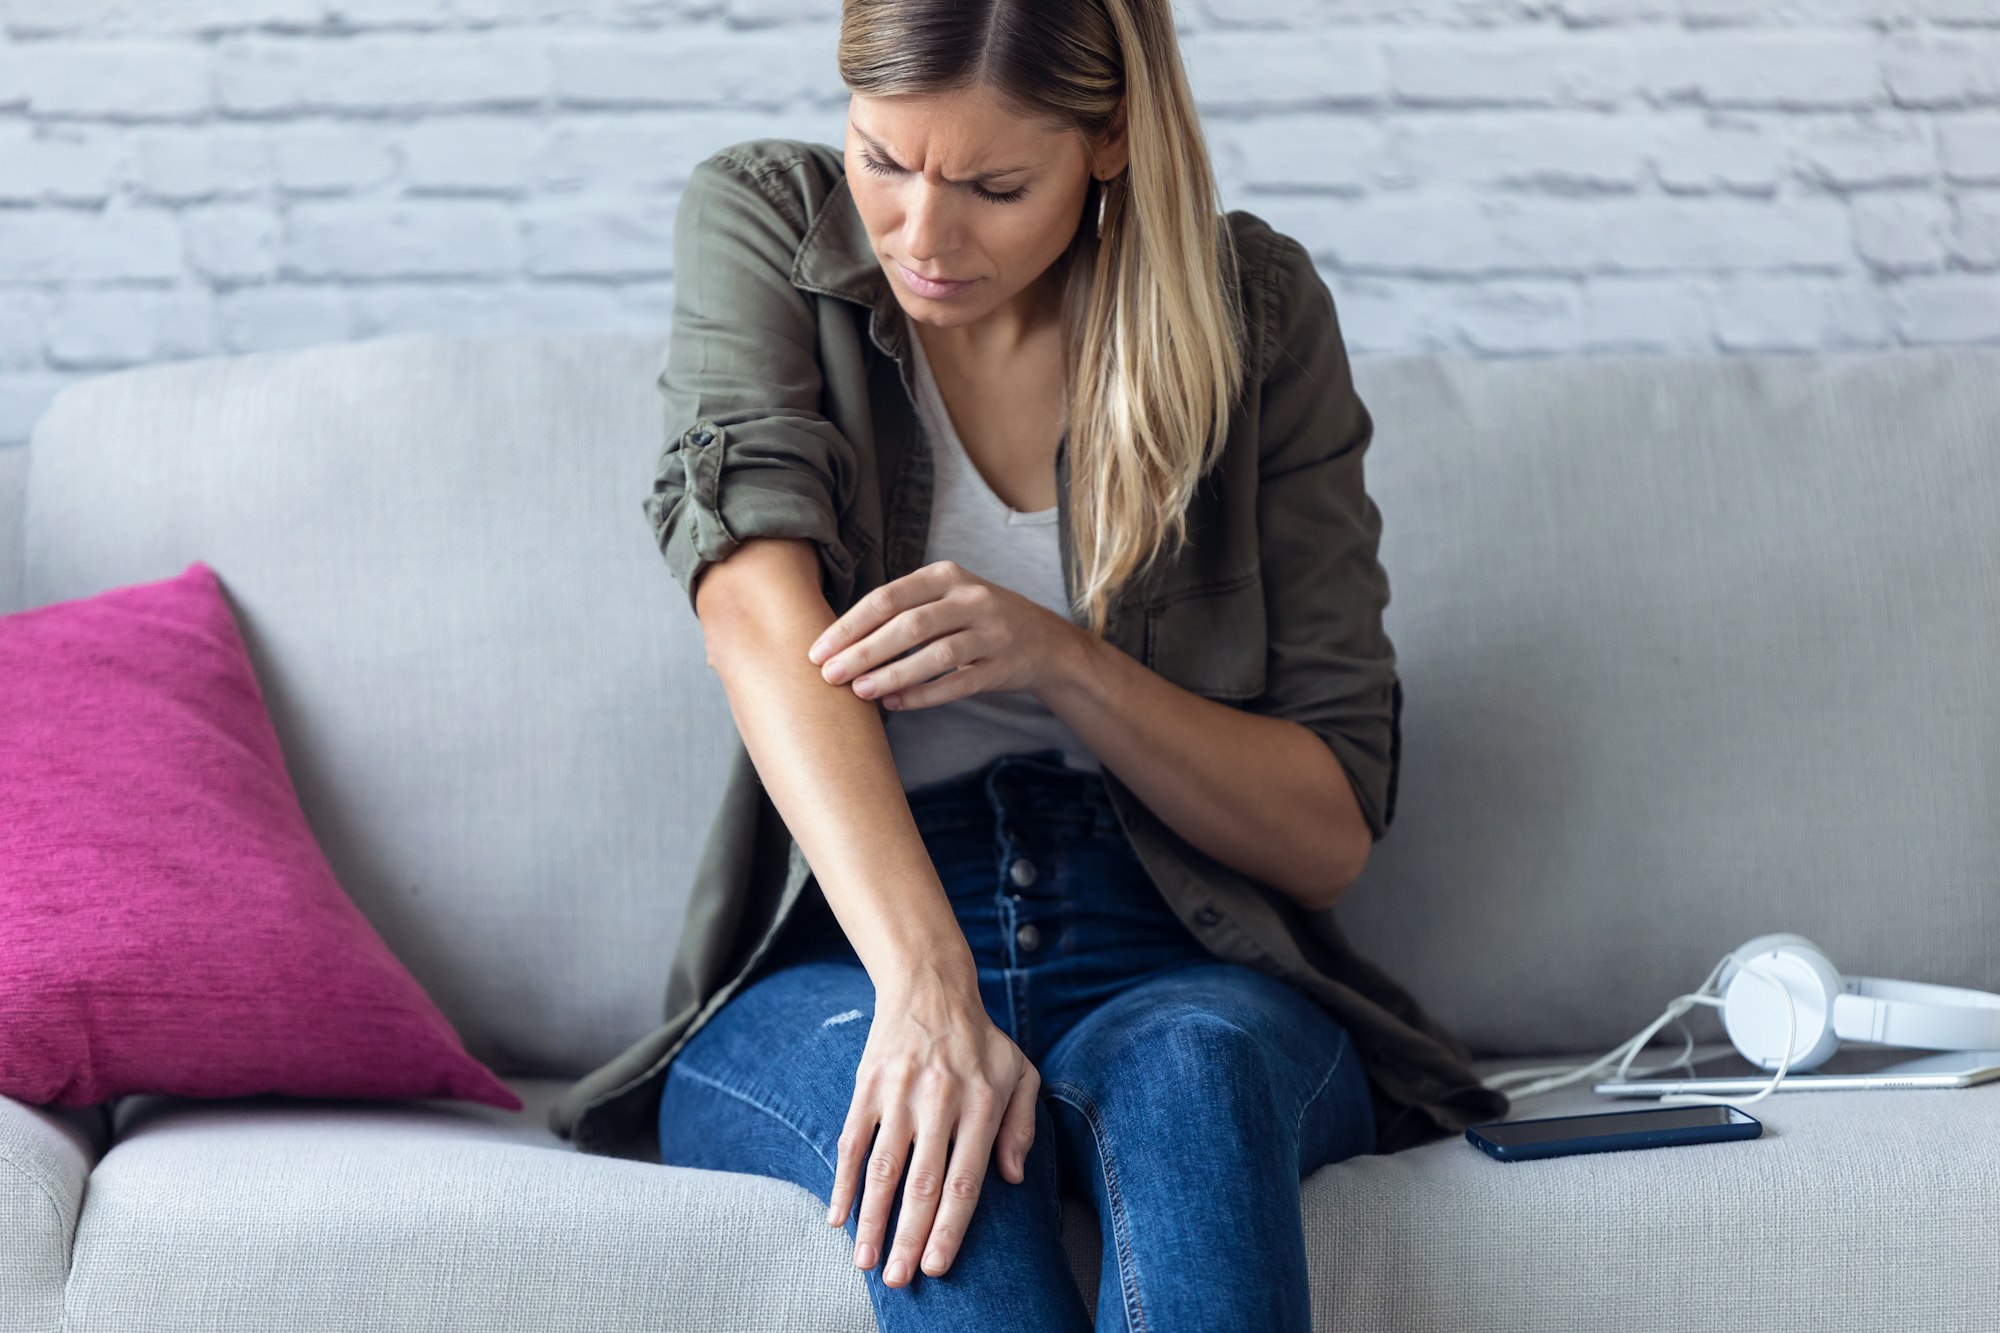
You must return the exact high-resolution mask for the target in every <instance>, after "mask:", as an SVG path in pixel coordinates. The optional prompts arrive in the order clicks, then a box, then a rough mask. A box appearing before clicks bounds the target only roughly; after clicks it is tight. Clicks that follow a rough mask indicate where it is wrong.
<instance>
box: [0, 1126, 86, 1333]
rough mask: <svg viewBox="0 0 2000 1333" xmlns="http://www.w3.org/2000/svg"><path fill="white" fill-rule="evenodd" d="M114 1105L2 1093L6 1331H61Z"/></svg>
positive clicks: (0, 1332)
mask: <svg viewBox="0 0 2000 1333" xmlns="http://www.w3.org/2000/svg"><path fill="white" fill-rule="evenodd" d="M108 1110H109V1107H108V1106H86V1107H67V1106H30V1105H27V1104H26V1103H23V1102H18V1101H15V1100H14V1099H13V1098H11V1097H8V1096H5V1095H0V1237H5V1241H4V1243H0V1333H29V1330H32V1331H33V1333H56V1330H59V1329H60V1328H61V1327H62V1323H63V1288H64V1287H65V1285H66V1284H67V1283H68V1281H69V1261H70V1246H71V1244H72V1243H73V1242H74V1240H75V1239H76V1223H77V1218H78V1216H79V1215H80V1214H81V1213H82V1211H83V1194H84V1188H85V1186H86V1184H87V1183H88V1182H89V1179H90V1172H91V1168H93V1167H95V1166H96V1165H97V1162H98V1159H99V1158H101V1157H103V1156H104V1153H105V1151H106V1149H108V1148H109V1147H110V1143H111V1125H110V1116H109V1115H108V1114H107V1112H108Z"/></svg>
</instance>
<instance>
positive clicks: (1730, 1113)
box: [1479, 1106, 1746, 1148]
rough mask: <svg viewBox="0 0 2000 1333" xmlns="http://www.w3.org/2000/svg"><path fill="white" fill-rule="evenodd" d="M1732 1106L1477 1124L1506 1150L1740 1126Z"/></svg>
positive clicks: (1663, 1107) (1739, 1115) (1742, 1117)
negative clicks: (1636, 1135) (1683, 1130)
mask: <svg viewBox="0 0 2000 1333" xmlns="http://www.w3.org/2000/svg"><path fill="white" fill-rule="evenodd" d="M1745 1118H1746V1117H1744V1115H1743V1113H1742V1112H1741V1111H1738V1110H1737V1109H1736V1108H1735V1107H1733V1106H1662V1107H1659V1108H1657V1109H1653V1110H1645V1111H1605V1112H1602V1113H1600V1114H1597V1115H1564V1116H1554V1117H1551V1118H1550V1119H1546V1120H1515V1121H1512V1122H1510V1123H1506V1124H1498V1125H1481V1126H1480V1127H1479V1132H1480V1133H1481V1134H1483V1135H1485V1136H1486V1137H1487V1138H1489V1139H1491V1140H1492V1141H1493V1142H1495V1143H1498V1144H1500V1145H1502V1146H1503V1147H1508V1148H1524V1147H1528V1146H1529V1145H1531V1144H1537V1143H1554V1142H1559V1141H1561V1140H1564V1139H1589V1138H1598V1137H1602V1136H1605V1135H1611V1134H1644V1133H1648V1132H1651V1131H1656V1130H1669V1129H1714V1128H1717V1127H1719V1126H1722V1125H1735V1124H1742V1123H1743V1120H1744V1119H1745Z"/></svg>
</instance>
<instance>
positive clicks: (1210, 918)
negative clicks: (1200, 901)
mask: <svg viewBox="0 0 2000 1333" xmlns="http://www.w3.org/2000/svg"><path fill="white" fill-rule="evenodd" d="M1194 919H1195V920H1196V921H1199V922H1200V923H1201V924H1202V925H1204V926H1212V925H1214V924H1215V923H1216V922H1218V921H1220V920H1222V913H1220V912H1218V911H1216V910H1215V909H1214V908H1213V907H1203V908H1201V909H1200V910H1199V911H1197V912H1196V913H1195V914H1194Z"/></svg>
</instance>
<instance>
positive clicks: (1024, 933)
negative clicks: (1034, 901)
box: [1014, 921, 1042, 953]
mask: <svg viewBox="0 0 2000 1333" xmlns="http://www.w3.org/2000/svg"><path fill="white" fill-rule="evenodd" d="M1014 943H1016V944H1018V945H1020V946H1021V947H1022V948H1023V949H1024V950H1026V951H1027V952H1029V953H1033V952H1034V951H1035V950H1036V949H1038V948H1040V947H1041V943H1042V931H1041V928H1040V927H1039V926H1037V925H1036V924H1035V923H1034V922H1032V921H1030V922H1029V923H1028V924H1027V925H1025V926H1022V927H1021V928H1020V929H1019V930H1017V931H1015V932H1014Z"/></svg>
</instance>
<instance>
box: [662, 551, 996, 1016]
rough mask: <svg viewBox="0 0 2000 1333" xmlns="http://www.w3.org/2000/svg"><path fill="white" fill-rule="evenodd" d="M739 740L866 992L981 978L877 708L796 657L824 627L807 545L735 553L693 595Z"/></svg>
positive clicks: (827, 617)
mask: <svg viewBox="0 0 2000 1333" xmlns="http://www.w3.org/2000/svg"><path fill="white" fill-rule="evenodd" d="M696 593H697V597H698V599H699V600H698V611H699V614H700V618H701V623H702V634H703V639H704V642H705V643H706V646H707V653H708V662H709V665H710V666H711V667H713V668H714V669H715V671H716V672H717V674H718V675H720V676H721V678H722V684H723V689H724V691H725V693H726V694H727V695H728V697H729V707H730V711H731V713H732V714H733V715H734V716H735V719H736V729H737V731H738V733H739V734H741V736H742V737H743V744H744V747H745V748H746V749H747V750H748V751H749V752H750V759H751V762H752V763H753V764H754V765H755V766H756V769H757V774H758V776H759V777H760V778H761V779H762V780H763V783H764V786H765V789H766V790H768V791H769V792H770V793H771V801H772V804H774V805H775V806H776V807H777V809H778V813H779V815H780V816H782V817H783V819H784V821H785V825H786V827H787V828H789V829H790V830H791V832H792V836H793V837H794V838H796V839H797V840H798V844H799V847H800V849H801V850H802V851H803V852H804V853H805V857H806V862H807V864H809V865H810V866H811V867H812V868H813V873H814V876H815V877H816V878H817V879H818V880H819V884H820V888H821V890H822V891H823V892H824V893H825V895H826V900H827V904H828V906H830V907H831V908H832V909H833V914H834V916H835V918H836V919H838V921H839V922H840V926H841V929H842V930H844V931H845V932H846V934H847V938H848V939H849V941H851V942H852V943H853V945H854V950H855V952H856V953H857V954H858V955H860V958H861V962H862V965H863V966H864V967H866V968H867V970H868V975H869V977H870V978H871V979H872V980H873V981H874V983H875V985H876V988H877V989H878V990H881V989H883V988H884V987H885V985H890V984H893V985H896V986H899V987H910V986H923V985H926V984H931V983H936V984H939V985H943V986H947V987H960V988H963V989H964V990H966V991H969V992H971V993H972V994H974V995H976V994H977V992H978V973H977V970H976V968H975V965H974V963H973V958H972V950H971V948H970V947H969V946H968V945H967V944H966V940H965V932H964V931H963V930H962V929H961V928H960V927H959V924H958V921H957V918H956V917H955V916H954V915H953V913H952V910H951V902H950V900H949V898H947V897H946V895H945V891H944V885H943V883H942V881H941V880H940V879H939V878H938V873H937V869H936V867H935V866H934V865H932V863H931V858H930V853H929V852H928V851H927V850H926V848H925V847H924V842H923V837H922V835H921V834H920V833H919V831H918V829H917V824H916V820H915V819H914V818H913V817H912V816H911V814H910V804H909V801H908V800H907V799H905V797H904V795H903V787H902V781H901V779H900V778H899V776H898V775H897V771H896V764H895V758H894V756H893V755H892V753H891V752H890V749H889V740H888V736H887V734H886V733H885V732H884V730H883V727H882V715H881V713H880V711H879V709H880V705H878V704H877V703H875V702H873V701H872V700H867V699H862V698H860V697H859V696H857V695H856V694H855V693H854V692H853V691H852V690H848V689H843V688H840V687H839V686H835V685H829V684H827V682H826V681H825V680H824V679H823V678H822V677H821V675H820V671H819V668H818V667H816V666H814V665H813V664H812V663H811V662H810V661H808V660H807V658H806V648H807V646H808V645H809V644H811V643H812V641H813V640H814V639H815V638H817V637H818V636H819V634H820V632H821V631H823V630H824V629H826V627H827V626H828V625H830V624H832V623H833V620H834V613H833V609H832V608H831V607H830V606H828V605H827V601H826V597H825V595H824V594H823V593H822V592H821V591H820V585H819V565H818V556H817V553H816V552H815V551H814V549H813V547H812V546H811V544H810V543H807V542H803V541H795V540H792V539H785V538H768V539H757V540H751V541H746V542H745V543H744V544H743V545H742V546H741V547H739V548H738V549H737V550H736V551H735V552H733V553H732V554H731V555H730V557H729V558H728V559H727V560H724V561H722V562H721V563H719V564H716V565H711V566H709V567H708V568H706V569H705V570H704V571H703V572H702V574H701V577H700V581H699V582H698V583H697V585H696Z"/></svg>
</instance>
